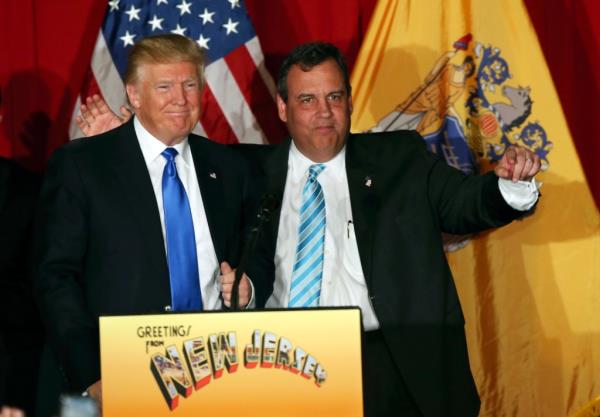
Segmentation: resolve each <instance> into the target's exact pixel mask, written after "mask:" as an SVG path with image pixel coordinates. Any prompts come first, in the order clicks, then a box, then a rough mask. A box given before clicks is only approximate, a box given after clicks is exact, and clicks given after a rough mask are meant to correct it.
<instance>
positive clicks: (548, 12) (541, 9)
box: [524, 0, 600, 208]
mask: <svg viewBox="0 0 600 417" xmlns="http://www.w3.org/2000/svg"><path fill="white" fill-rule="evenodd" d="M524 2H525V5H526V7H527V10H528V12H529V16H530V18H531V21H532V23H533V25H534V27H535V30H536V33H537V35H538V39H539V41H540V44H541V46H542V50H543V51H544V56H545V57H546V61H547V62H548V67H549V68H550V72H551V73H552V79H553V81H554V85H555V87H556V90H557V92H558V96H559V97H560V101H561V104H562V108H563V112H564V114H565V117H566V118H567V123H568V124H569V129H570V130H571V134H572V136H573V140H574V141H575V147H576V148H577V153H578V154H579V159H580V161H581V164H582V165H583V169H584V171H585V174H586V177H587V180H588V184H589V186H590V189H591V190H592V194H593V196H594V200H595V202H596V207H598V208H600V164H599V163H598V159H599V158H600V137H599V135H598V133H597V132H596V128H595V127H594V126H595V125H596V123H597V122H598V119H596V118H597V117H600V71H599V69H600V25H599V24H598V23H600V2H598V1H597V0H557V1H552V2H550V3H551V4H550V3H549V2H548V1H546V0H524ZM534 106H535V103H534Z"/></svg>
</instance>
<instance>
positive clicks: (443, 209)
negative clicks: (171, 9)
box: [242, 131, 523, 417]
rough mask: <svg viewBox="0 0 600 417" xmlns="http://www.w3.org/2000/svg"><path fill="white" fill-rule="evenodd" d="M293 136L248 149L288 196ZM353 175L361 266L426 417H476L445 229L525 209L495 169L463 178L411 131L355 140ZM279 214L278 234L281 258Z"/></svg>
mask: <svg viewBox="0 0 600 417" xmlns="http://www.w3.org/2000/svg"><path fill="white" fill-rule="evenodd" d="M289 147H290V140H289V139H288V140H287V141H284V142H283V143H282V144H280V145H279V146H277V147H270V148H260V147H245V149H242V151H243V152H244V153H245V154H246V155H247V156H249V157H250V158H251V159H254V160H256V161H258V163H259V165H260V166H262V169H263V173H264V174H265V176H266V190H267V192H268V193H271V194H274V195H276V196H277V197H278V198H280V199H281V198H282V197H283V191H284V187H285V182H286V175H287V166H288V154H289ZM346 171H347V172H346V173H347V177H348V185H349V191H350V201H351V205H352V216H353V223H354V228H355V232H356V238H357V243H358V249H359V254H360V260H361V264H362V269H363V272H364V276H365V280H366V283H367V287H368V291H369V296H370V299H371V302H372V305H373V308H374V309H375V313H376V315H377V318H378V320H379V322H380V325H381V331H382V333H383V337H384V339H385V341H386V343H387V344H388V346H389V349H390V352H391V354H392V357H393V359H394V361H395V364H396V365H397V367H398V369H399V371H400V373H401V375H402V377H403V379H404V380H405V382H406V385H407V387H408V389H409V391H410V393H411V394H412V396H413V398H414V399H415V401H416V403H417V405H418V406H419V408H420V410H421V412H422V413H423V415H425V416H426V417H434V416H456V417H466V416H476V415H477V414H478V411H479V397H478V394H477V390H476V388H475V385H474V382H473V379H472V376H471V372H470V368H469V362H468V357H467V348H466V340H465V334H464V319H463V314H462V310H461V307H460V303H459V300H458V296H457V293H456V289H455V286H454V282H453V279H452V275H451V272H450V269H449V267H448V264H447V261H446V258H445V255H444V250H443V244H442V239H441V232H442V231H443V232H447V233H454V234H468V233H475V232H479V231H481V230H484V229H487V228H491V227H498V226H501V225H504V224H506V223H508V222H510V221H512V220H513V219H515V218H517V217H519V216H521V215H522V214H523V213H522V212H518V211H516V210H514V209H512V208H511V207H510V206H508V205H507V204H506V202H505V201H504V199H503V198H502V195H501V194H500V191H499V189H498V185H497V183H498V180H497V177H496V176H495V175H494V174H493V173H488V174H486V175H483V176H465V175H464V174H463V173H461V172H460V171H458V170H456V169H454V168H451V167H449V166H448V165H447V164H446V163H445V162H444V161H443V160H441V159H439V158H437V157H436V156H435V155H433V154H431V153H429V152H428V151H427V150H426V146H425V142H424V141H423V139H422V138H421V137H420V136H419V135H418V134H417V133H416V132H412V131H399V132H386V133H377V134H361V135H350V136H349V138H348V140H347V144H346ZM278 225H279V212H278V213H276V214H275V219H274V221H273V222H272V226H271V230H270V234H271V236H270V238H269V239H268V240H269V241H270V243H271V248H270V250H269V251H267V253H269V256H271V257H273V256H274V253H275V245H276V242H277V230H278V227H279V226H278Z"/></svg>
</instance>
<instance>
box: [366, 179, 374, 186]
mask: <svg viewBox="0 0 600 417" xmlns="http://www.w3.org/2000/svg"><path fill="white" fill-rule="evenodd" d="M371 185H373V180H372V179H371V177H365V187H371Z"/></svg>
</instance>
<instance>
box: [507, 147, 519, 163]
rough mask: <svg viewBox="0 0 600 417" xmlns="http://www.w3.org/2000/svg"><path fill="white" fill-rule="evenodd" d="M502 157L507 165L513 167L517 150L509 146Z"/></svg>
mask: <svg viewBox="0 0 600 417" xmlns="http://www.w3.org/2000/svg"><path fill="white" fill-rule="evenodd" d="M504 157H505V158H506V161H507V162H508V163H510V164H513V165H514V164H515V163H516V162H517V149H516V148H515V147H514V146H509V147H508V149H507V150H506V152H504Z"/></svg>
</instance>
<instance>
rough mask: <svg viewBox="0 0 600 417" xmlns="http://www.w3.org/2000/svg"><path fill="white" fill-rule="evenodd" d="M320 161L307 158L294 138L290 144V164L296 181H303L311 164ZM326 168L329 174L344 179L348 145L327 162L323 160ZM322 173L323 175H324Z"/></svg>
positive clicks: (339, 179)
mask: <svg viewBox="0 0 600 417" xmlns="http://www.w3.org/2000/svg"><path fill="white" fill-rule="evenodd" d="M317 163H318V162H314V161H311V160H310V159H309V158H307V157H306V156H305V155H304V154H303V153H302V152H300V150H299V149H298V148H297V147H296V144H295V143H294V141H293V140H292V144H291V145H290V158H289V162H288V165H289V166H290V173H291V175H292V179H293V180H294V181H295V182H299V181H301V180H302V179H303V178H304V177H305V176H306V173H307V172H308V168H309V167H310V166H311V165H314V164H317ZM322 164H323V165H325V167H326V169H325V170H324V171H323V174H324V173H327V175H331V176H333V178H335V179H336V180H338V181H342V180H343V178H344V177H345V175H346V145H344V147H343V148H342V149H341V150H340V151H339V152H338V153H337V155H336V156H334V157H333V158H332V159H330V160H329V161H327V162H322ZM323 174H321V175H323Z"/></svg>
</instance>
